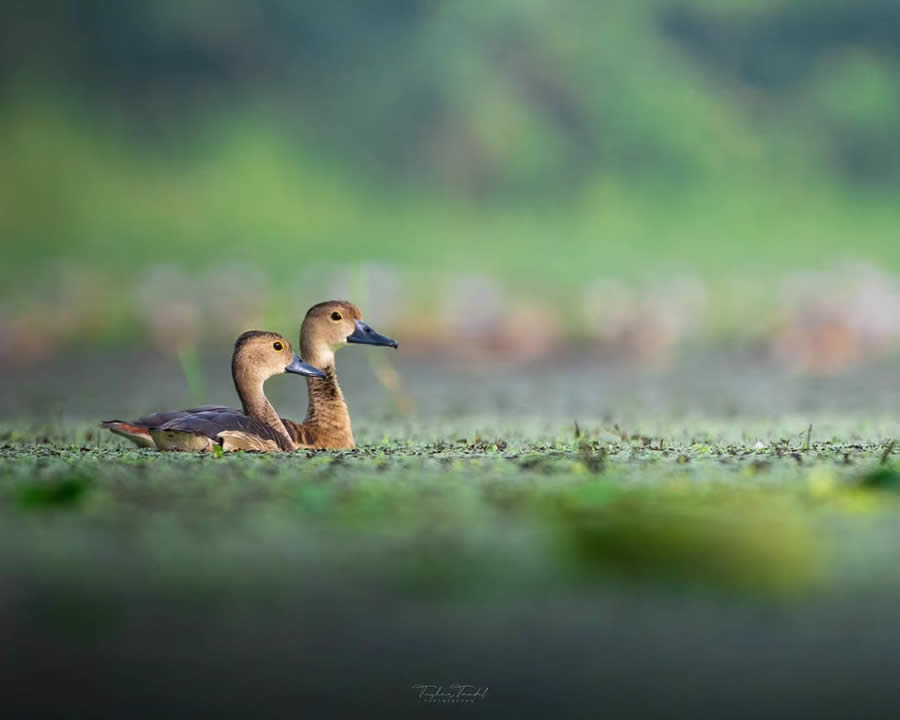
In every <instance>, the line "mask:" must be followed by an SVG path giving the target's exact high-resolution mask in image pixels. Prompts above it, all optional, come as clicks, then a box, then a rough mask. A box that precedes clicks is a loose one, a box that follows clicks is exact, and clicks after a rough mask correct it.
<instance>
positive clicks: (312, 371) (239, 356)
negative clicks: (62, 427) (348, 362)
mask: <svg viewBox="0 0 900 720" xmlns="http://www.w3.org/2000/svg"><path fill="white" fill-rule="evenodd" d="M281 373H293V374H297V375H304V376H306V377H313V378H319V379H322V380H324V379H326V378H327V374H326V373H325V372H324V371H323V370H320V369H319V368H316V367H314V366H313V365H311V364H309V363H307V362H305V361H304V360H303V359H302V358H301V357H300V356H299V355H297V354H296V353H294V351H293V348H292V347H291V343H290V342H289V341H288V340H287V339H286V338H285V337H284V336H283V335H280V334H278V333H274V332H269V331H265V330H250V331H248V332H245V333H243V334H242V335H241V336H240V337H238V339H237V340H236V341H235V344H234V352H233V353H232V357H231V376H232V379H233V381H234V388H235V390H236V391H237V395H238V398H240V401H241V409H242V411H241V410H236V409H233V408H229V407H223V406H218V405H204V406H201V407H197V408H192V409H189V410H176V411H171V412H161V413H155V414H153V415H147V416H145V417H142V418H139V419H138V420H134V421H132V422H125V421H122V420H107V421H105V422H103V423H101V427H104V428H106V429H108V430H110V431H111V432H113V433H115V434H117V435H121V436H123V437H126V438H128V439H129V440H131V441H133V442H134V443H135V444H137V445H138V446H139V447H146V448H156V449H158V450H181V451H188V452H208V451H211V450H215V449H216V448H221V449H222V450H225V451H232V450H254V451H259V452H289V451H292V450H296V449H297V447H298V443H297V442H296V441H295V440H294V439H293V438H292V437H291V435H290V434H289V433H288V431H287V428H286V427H285V425H284V423H283V422H282V421H281V418H279V416H278V413H276V412H275V408H274V407H272V403H270V402H269V400H268V398H267V397H266V395H265V392H264V391H263V384H264V383H265V382H266V380H268V379H269V378H270V377H273V376H274V375H279V374H281Z"/></svg>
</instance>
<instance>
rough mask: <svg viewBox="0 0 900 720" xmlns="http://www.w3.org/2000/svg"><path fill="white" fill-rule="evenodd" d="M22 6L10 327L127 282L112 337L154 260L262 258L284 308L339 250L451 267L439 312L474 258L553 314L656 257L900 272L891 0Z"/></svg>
mask: <svg viewBox="0 0 900 720" xmlns="http://www.w3.org/2000/svg"><path fill="white" fill-rule="evenodd" d="M6 10H7V12H6V18H5V23H4V26H5V28H4V29H5V33H4V35H5V42H4V43H3V44H2V47H0V103H2V109H3V113H2V115H0V130H2V133H0V153H2V156H3V158H4V162H3V164H2V168H0V190H2V191H0V232H2V234H3V237H4V244H5V245H6V247H5V249H4V256H5V257H4V259H5V262H4V264H3V268H2V269H0V280H2V282H3V288H4V289H3V291H2V293H3V295H4V296H5V297H6V298H7V302H8V303H9V306H8V307H7V308H6V310H7V314H14V313H17V312H19V311H20V309H21V306H22V305H28V304H29V303H31V302H32V300H33V299H34V298H39V299H48V302H50V303H51V304H66V303H67V301H66V300H65V299H56V300H54V299H53V298H54V293H55V292H56V291H55V288H56V287H57V286H58V285H59V280H58V276H57V275H56V274H54V273H56V271H57V269H58V262H59V261H65V262H69V263H75V264H77V265H79V266H80V267H81V268H82V269H84V268H90V273H93V274H94V279H93V281H91V284H92V285H93V286H94V287H96V288H103V289H104V290H105V291H106V295H105V296H104V297H102V298H100V297H97V298H95V300H94V305H95V307H100V308H102V310H92V312H93V313H94V314H95V315H98V317H97V320H96V322H95V325H96V327H97V328H110V327H119V328H121V327H122V326H124V325H127V324H128V323H131V322H133V320H134V317H135V313H134V311H133V309H131V308H130V305H131V304H133V301H132V300H131V299H130V298H129V299H127V300H125V301H120V302H116V300H115V299H114V298H116V297H120V296H121V294H122V293H123V292H125V291H127V290H128V289H129V288H130V287H132V286H133V285H134V283H135V279H136V277H140V274H141V273H142V272H143V271H144V269H145V268H146V267H147V266H149V265H153V264H158V263H163V264H172V265H174V266H177V267H180V268H183V269H185V270H187V271H188V272H190V273H196V272H197V271H198V270H199V269H202V268H206V267H208V266H210V265H212V264H216V263H223V262H230V263H246V264H252V265H254V266H256V267H258V268H261V269H262V271H263V272H264V273H265V274H266V276H267V278H269V279H271V280H272V281H273V283H274V286H275V293H274V295H273V296H272V298H270V301H271V303H272V304H275V305H277V304H278V301H283V300H284V299H285V298H289V299H291V301H292V302H293V301H294V300H293V298H296V297H298V296H299V295H301V293H298V292H297V284H298V283H301V282H306V280H305V279H301V280H298V279H297V278H298V268H302V267H303V266H304V265H308V264H311V263H314V262H330V263H337V264H352V263H359V262H368V261H375V262H384V263H387V264H389V265H391V266H393V267H401V268H411V269H415V270H416V271H419V272H421V271H422V270H423V269H427V268H431V269H432V271H431V272H432V274H431V275H429V274H421V275H420V276H419V277H420V283H421V285H422V287H421V288H415V287H413V288H409V293H408V294H409V295H410V296H412V297H415V298H417V302H420V304H426V305H427V304H428V303H432V304H434V302H435V300H434V298H433V292H432V288H433V287H434V277H433V272H434V269H438V268H439V269H440V270H442V271H472V270H476V271H479V272H486V273H490V274H493V275H496V276H498V277H499V278H500V279H501V280H502V281H503V282H504V283H506V284H508V285H510V286H513V287H518V288H522V289H527V290H528V291H529V292H531V293H534V294H535V295H538V296H543V299H544V300H546V301H548V302H549V303H551V304H552V305H553V306H554V307H556V308H558V309H559V308H566V307H568V306H569V305H570V304H571V303H572V302H573V301H576V302H577V301H579V300H580V296H581V291H582V288H583V287H584V285H585V283H588V282H590V281H592V280H593V279H594V278H596V277H597V276H598V275H599V274H615V275H628V274H632V275H634V274H635V273H640V272H642V271H643V270H644V269H645V268H647V267H668V266H672V265H675V266H682V267H683V266H690V267H691V268H692V270H695V271H697V272H698V273H700V274H702V275H704V276H706V277H713V278H714V277H717V276H718V273H720V271H721V270H722V269H723V268H726V267H732V266H734V265H740V266H741V267H750V268H753V267H755V266H757V265H758V266H784V265H789V266H797V265H805V264H809V263H819V262H821V261H823V260H827V259H832V258H835V257H836V256H841V255H843V254H845V253H847V252H851V251H852V253H853V254H855V255H858V256H863V257H868V258H870V259H871V260H873V261H875V262H876V263H880V264H884V265H886V266H887V267H889V268H895V269H896V268H900V247H898V244H897V243H896V242H895V241H894V235H895V228H896V226H897V221H898V209H897V204H896V202H895V196H896V190H897V184H898V181H900V131H898V130H900V126H898V122H897V118H898V117H900V113H898V110H900V91H898V85H897V82H896V78H897V77H898V70H900V67H898V63H900V58H898V49H897V48H898V47H900V43H898V42H897V40H898V39H900V10H897V8H896V7H895V4H893V3H890V2H887V0H862V1H861V2H858V3H855V4H854V5H852V6H848V5H846V4H844V3H838V2H834V1H833V0H803V1H802V2H789V1H788V0H767V1H766V2H763V3H759V2H750V1H749V0H741V1H740V2H721V0H680V1H674V0H652V1H648V2H643V3H628V2H613V3H589V2H565V3H552V2H548V1H546V0H543V1H542V0H534V1H533V2H528V3H521V2H511V1H508V0H507V1H503V2H495V3H489V4H485V3H480V2H475V0H453V1H451V0H428V1H427V2H413V1H412V0H403V1H402V2H385V1H379V2H368V3H355V4H353V3H330V4H327V5H325V6H323V5H322V4H321V3H311V2H291V1H289V0H263V1H261V2H249V1H247V0H235V1H234V2H230V3H229V4H228V5H227V8H222V7H221V6H220V5H219V4H216V3H212V2H209V0H185V1H183V2H182V1H176V0H164V1H161V2H154V3H138V2H123V3H117V4H115V5H113V6H110V5H109V4H107V3H101V2H98V1H97V0H86V1H85V2H79V3H75V2H56V1H52V0H35V1H34V2H31V1H29V2H24V0H17V1H13V2H10V3H7V6H6ZM728 283H729V281H728V280H723V281H722V283H721V284H722V285H727V284H728ZM48 288H51V290H50V291H49V292H48ZM310 292H311V291H310ZM304 297H305V295H304ZM22 298H25V300H22ZM317 299H319V298H318V297H316V296H311V297H310V302H312V301H313V300H317ZM268 312H270V314H272V316H273V317H274V318H275V319H277V320H279V321H281V320H282V319H283V316H282V315H280V314H278V311H277V310H276V311H274V312H273V311H272V310H269V311H268ZM296 312H297V310H296V309H295V308H292V310H291V317H292V318H293V315H294V314H296ZM2 314H3V313H2V312H0V315H2ZM99 315H102V316H103V317H102V318H101V317H99ZM2 320H3V318H2V317H0V323H2ZM89 330H90V328H86V331H89Z"/></svg>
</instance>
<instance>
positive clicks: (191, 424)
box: [153, 408, 278, 444]
mask: <svg viewBox="0 0 900 720" xmlns="http://www.w3.org/2000/svg"><path fill="white" fill-rule="evenodd" d="M153 429H154V430H156V429H158V430H178V431H181V432H193V433H199V434H201V435H205V436H206V437H208V438H210V439H211V440H216V439H217V437H218V435H219V433H220V432H223V431H225V430H231V431H238V432H244V433H247V434H248V435H256V436H257V437H259V438H262V439H263V440H271V441H272V442H274V443H276V444H278V434H277V433H276V432H275V431H274V430H273V429H272V428H271V427H270V426H269V425H267V424H266V423H264V422H262V421H261V420H256V419H255V418H252V417H247V416H246V415H243V414H241V413H239V412H236V411H235V410H231V409H230V408H215V409H212V410H200V411H199V412H194V413H191V414H189V415H179V416H178V417H175V418H172V419H171V420H169V421H167V422H164V423H162V424H161V425H158V426H155V427H154V428H153Z"/></svg>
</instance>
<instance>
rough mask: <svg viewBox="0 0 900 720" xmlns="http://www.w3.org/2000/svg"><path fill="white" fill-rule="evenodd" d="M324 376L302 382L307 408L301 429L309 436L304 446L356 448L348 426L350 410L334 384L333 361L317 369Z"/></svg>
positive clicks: (338, 386) (335, 380)
mask: <svg viewBox="0 0 900 720" xmlns="http://www.w3.org/2000/svg"><path fill="white" fill-rule="evenodd" d="M321 369H322V370H324V371H325V373H326V375H327V377H324V378H313V377H309V378H307V379H306V389H307V394H308V395H309V409H308V411H307V413H306V420H304V421H303V429H304V430H305V431H308V433H311V435H310V437H309V440H311V441H312V442H310V443H308V444H315V445H318V446H319V447H349V448H353V447H356V443H355V442H354V440H353V430H352V428H351V426H350V411H349V410H348V409H347V403H346V402H344V394H343V393H342V392H341V386H340V385H339V384H338V379H337V372H336V371H335V369H334V362H331V363H329V364H328V365H325V366H324V367H321Z"/></svg>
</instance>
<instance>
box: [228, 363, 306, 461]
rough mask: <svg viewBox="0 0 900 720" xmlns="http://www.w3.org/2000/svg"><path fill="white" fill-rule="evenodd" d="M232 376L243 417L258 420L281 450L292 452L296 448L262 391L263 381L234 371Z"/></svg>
mask: <svg viewBox="0 0 900 720" xmlns="http://www.w3.org/2000/svg"><path fill="white" fill-rule="evenodd" d="M232 375H233V377H234V389H235V390H237V394H238V397H239V398H240V400H241V407H242V408H243V410H244V415H247V416H248V417H252V418H253V419H254V420H259V421H260V422H262V423H265V424H266V425H268V426H269V427H270V428H272V430H273V432H274V433H275V437H276V439H277V440H278V445H279V446H280V447H281V449H282V450H294V449H295V448H296V445H295V444H294V441H293V440H291V437H290V435H288V433H287V430H286V429H285V427H284V423H283V422H281V418H280V417H278V413H277V412H275V408H274V407H273V406H272V403H270V402H269V398H267V397H266V393H265V392H264V391H263V380H261V379H259V378H253V377H248V376H247V375H245V374H243V373H241V372H239V371H237V370H236V369H235V370H233V371H232Z"/></svg>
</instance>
